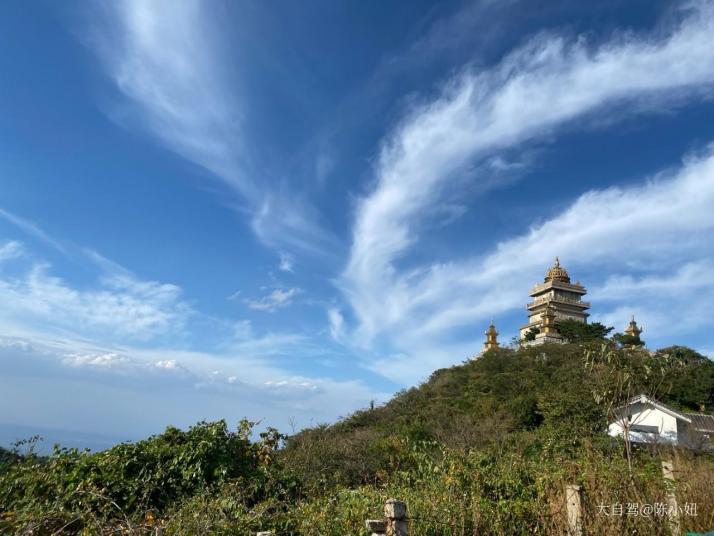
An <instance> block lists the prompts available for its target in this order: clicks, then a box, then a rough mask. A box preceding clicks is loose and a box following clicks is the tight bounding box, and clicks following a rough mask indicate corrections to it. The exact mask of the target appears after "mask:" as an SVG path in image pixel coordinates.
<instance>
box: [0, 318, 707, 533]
mask: <svg viewBox="0 0 714 536" xmlns="http://www.w3.org/2000/svg"><path fill="white" fill-rule="evenodd" d="M598 330H599V331H597V336H596V337H595V335H594V334H595V333H596V332H595V331H591V332H589V333H590V335H593V337H594V340H587V339H586V337H585V335H583V333H584V332H583V333H581V334H580V335H578V337H580V339H579V340H578V343H577V344H563V345H541V346H534V347H528V348H521V349H517V350H514V349H504V348H501V349H496V350H492V351H489V352H487V353H485V354H484V355H483V356H482V357H481V358H479V359H476V360H472V361H468V362H466V363H464V364H462V365H460V366H457V367H452V368H449V369H442V370H437V371H435V372H434V373H433V374H432V375H431V377H430V378H429V380H428V381H427V382H425V383H424V384H422V385H420V386H418V387H414V388H411V389H407V390H404V391H402V392H401V393H399V394H397V395H396V396H395V397H394V398H393V399H392V400H391V401H390V402H389V403H387V404H385V405H384V406H381V407H370V408H369V409H365V410H360V411H357V412H355V413H354V414H353V415H352V416H350V417H348V418H346V419H343V420H341V421H339V422H337V423H335V424H333V425H329V426H328V425H321V426H317V427H315V428H311V429H306V430H303V431H302V432H300V433H298V434H296V435H294V436H292V437H290V438H285V436H282V435H281V434H280V433H278V432H277V431H276V430H274V429H268V430H266V431H265V432H263V433H262V434H259V437H258V439H257V440H256V441H251V440H250V437H251V434H252V432H251V430H252V427H253V423H250V422H248V421H243V422H242V423H241V425H240V426H239V427H238V429H237V430H235V431H231V430H229V429H228V427H227V426H226V423H225V422H223V421H219V422H213V423H209V422H202V423H198V424H197V425H196V426H193V427H191V428H190V429H188V430H186V431H182V430H179V429H176V428H171V427H170V428H167V430H166V431H165V432H164V433H163V434H160V435H157V436H153V437H150V438H148V439H146V440H144V441H139V442H137V443H125V444H121V445H117V446H115V447H114V448H111V449H109V450H106V451H103V452H99V453H89V452H83V451H77V450H76V449H62V448H59V447H56V448H55V452H54V454H53V455H52V456H50V457H48V458H42V457H39V456H37V455H36V454H35V453H34V450H33V448H32V447H33V441H32V440H31V441H29V442H27V444H26V445H22V446H23V453H22V454H20V451H19V449H18V450H17V451H16V452H8V451H0V533H2V534H13V533H30V532H32V533H37V534H53V533H55V534H58V535H60V534H80V533H81V534H95V533H96V534H99V533H107V534H108V533H112V532H122V531H123V533H127V534H129V533H134V534H140V533H149V532H151V531H152V530H153V529H154V528H155V527H157V526H161V527H162V528H163V530H164V534H165V535H166V536H169V535H174V534H176V535H178V534H181V535H183V534H225V535H229V534H249V533H254V532H256V531H259V530H275V531H276V532H278V533H280V534H293V535H295V536H298V535H305V536H308V535H314V536H324V535H335V536H337V535H341V534H360V533H361V532H360V531H362V529H363V526H364V520H365V519H367V518H375V517H379V515H380V511H381V510H382V508H383V504H384V501H385V500H386V499H387V498H388V497H398V498H400V499H402V500H405V501H407V503H408V505H409V509H410V515H411V517H412V518H413V520H412V522H411V523H412V529H411V531H412V532H411V533H413V534H414V535H415V536H427V535H442V534H443V535H452V534H453V535H456V534H459V535H462V534H562V533H564V526H565V525H564V519H563V518H562V507H561V506H562V490H563V486H564V484H565V483H584V484H586V485H587V490H588V497H589V501H586V504H585V508H589V509H590V510H589V511H588V512H587V517H586V518H587V519H588V523H590V524H591V525H590V526H589V527H588V529H589V530H588V534H592V535H597V534H630V533H632V534H634V533H637V534H649V533H653V534H664V533H666V530H667V529H666V526H664V523H666V521H665V520H653V519H648V520H645V519H643V518H632V517H630V518H628V517H622V518H620V519H618V520H615V521H613V520H612V519H609V518H605V517H603V516H599V517H598V516H597V512H596V511H594V510H593V509H594V508H595V506H593V505H597V504H598V503H599V502H601V503H603V502H608V501H610V502H612V501H613V500H619V502H621V503H625V502H628V501H632V502H649V503H653V502H656V501H662V500H664V499H663V488H662V479H661V470H660V466H659V463H660V460H659V458H658V453H657V452H656V450H649V449H636V450H634V451H628V453H627V457H625V456H623V450H622V444H621V442H620V441H617V440H614V439H612V438H610V437H609V436H607V435H606V434H605V430H606V425H607V422H608V416H609V413H610V412H611V410H612V409H613V408H614V407H616V406H617V404H619V403H620V402H621V401H622V400H623V399H626V397H627V396H629V395H630V394H636V393H639V392H646V393H648V394H653V395H654V396H656V397H657V398H659V399H660V400H662V401H663V402H665V403H668V404H674V405H676V406H677V407H681V408H684V409H698V407H699V405H701V404H706V405H709V406H710V407H714V400H713V399H712V397H714V363H712V361H710V360H709V359H707V358H706V357H704V356H702V355H700V354H698V353H697V352H695V351H693V350H691V349H689V348H685V347H678V346H675V347H670V348H665V349H662V350H660V351H658V352H656V353H654V354H652V353H650V352H648V351H646V350H644V349H641V348H621V347H619V346H618V345H616V344H614V343H613V342H611V341H607V340H605V339H604V338H603V337H604V336H605V335H606V334H607V330H608V328H605V327H604V326H603V327H602V328H598ZM574 337H575V336H574ZM667 456H671V454H669V453H668V454H667ZM687 456H688V455H687V454H686V453H681V452H680V453H678V454H677V460H678V461H677V463H678V472H680V473H681V474H682V475H685V474H686V480H685V476H682V482H686V485H682V486H681V487H680V488H679V490H678V493H679V495H680V498H681V500H682V501H686V500H690V502H698V503H699V504H700V508H703V509H704V510H703V511H702V512H700V515H701V516H702V518H701V519H703V520H704V519H708V518H710V517H707V516H711V515H714V511H712V510H713V509H714V491H713V490H712V489H711V485H710V476H711V474H712V471H713V470H714V460H712V459H711V458H710V457H707V456H702V457H699V458H696V459H695V458H692V459H689V458H687ZM701 505H704V506H701ZM706 505H712V507H709V506H706ZM707 508H708V510H707ZM694 521H695V522H698V520H694ZM613 523H614V524H613ZM692 528H704V527H703V526H701V527H700V526H699V525H693V526H692Z"/></svg>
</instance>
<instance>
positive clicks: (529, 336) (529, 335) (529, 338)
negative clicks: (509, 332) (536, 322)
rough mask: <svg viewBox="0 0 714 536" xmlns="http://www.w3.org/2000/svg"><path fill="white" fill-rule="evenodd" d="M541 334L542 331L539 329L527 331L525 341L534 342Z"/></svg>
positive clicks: (534, 328)
mask: <svg viewBox="0 0 714 536" xmlns="http://www.w3.org/2000/svg"><path fill="white" fill-rule="evenodd" d="M539 333H540V329H538V328H537V327H532V328H531V329H529V330H528V331H526V334H525V335H524V336H523V340H524V341H526V342H530V341H534V340H535V338H536V335H538V334H539Z"/></svg>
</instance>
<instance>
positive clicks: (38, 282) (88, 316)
mask: <svg viewBox="0 0 714 536" xmlns="http://www.w3.org/2000/svg"><path fill="white" fill-rule="evenodd" d="M6 246H7V244H6ZM14 249H15V250H16V251H17V246H14ZM50 269H51V267H50V265H49V264H47V263H43V262H31V263H29V265H26V268H25V270H24V271H22V272H21V273H20V274H19V275H15V276H9V275H7V276H2V277H0V301H2V303H3V307H2V309H1V310H0V319H5V320H6V321H7V320H11V321H14V322H19V323H23V324H24V325H32V326H33V327H34V329H36V330H39V331H41V330H49V331H54V332H67V331H70V332H73V333H76V334H81V335H82V336H88V337H91V336H96V335H98V334H101V335H102V336H104V337H109V338H115V337H123V338H124V337H125V338H130V339H132V338H134V339H150V338H152V337H155V336H158V335H164V334H167V333H170V332H178V331H180V329H181V328H182V327H183V326H184V325H185V321H186V319H187V317H188V316H189V315H190V314H191V308H190V306H189V305H188V304H186V303H185V302H183V301H182V300H181V289H180V288H179V287H177V286H175V285H171V284H167V283H160V282H156V281H144V280H141V279H138V278H137V277H135V276H133V275H132V274H131V273H129V272H128V271H125V270H124V271H117V272H115V273H108V274H104V275H103V276H102V277H101V278H100V280H99V281H98V282H97V284H96V285H95V286H93V287H90V288H86V289H81V290H79V289H76V288H73V287H72V286H70V285H69V284H68V283H67V282H65V281H64V280H63V279H62V278H60V277H57V276H55V275H52V273H51V271H50Z"/></svg>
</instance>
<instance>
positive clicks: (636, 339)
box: [612, 333, 645, 347]
mask: <svg viewBox="0 0 714 536" xmlns="http://www.w3.org/2000/svg"><path fill="white" fill-rule="evenodd" d="M612 340H613V341H615V342H616V343H617V344H618V345H619V346H621V347H633V346H644V345H645V342H644V341H643V340H642V339H640V336H639V335H630V334H629V333H615V334H614V335H613V336H612Z"/></svg>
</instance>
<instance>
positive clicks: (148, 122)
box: [88, 0, 334, 253]
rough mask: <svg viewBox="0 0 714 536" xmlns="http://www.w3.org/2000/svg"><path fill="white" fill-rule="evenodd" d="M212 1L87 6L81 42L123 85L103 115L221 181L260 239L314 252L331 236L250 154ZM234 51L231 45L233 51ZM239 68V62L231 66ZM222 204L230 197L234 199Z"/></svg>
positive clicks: (305, 203)
mask: <svg viewBox="0 0 714 536" xmlns="http://www.w3.org/2000/svg"><path fill="white" fill-rule="evenodd" d="M214 14H215V10H213V9H211V8H210V7H209V6H208V5H207V4H205V3H203V2H199V1H197V0H187V1H183V2H173V1H169V0H157V1H153V2H144V1H142V0H121V1H119V2H113V3H103V4H101V5H99V6H98V8H97V9H96V10H95V11H94V12H93V13H92V17H91V22H90V31H89V32H88V33H89V35H90V39H89V41H90V46H91V47H92V48H94V49H95V51H96V52H97V54H98V56H99V58H100V60H101V62H102V64H103V67H104V69H105V71H106V72H107V74H108V75H109V77H110V78H111V79H112V81H113V82H114V84H115V85H116V88H117V89H118V90H119V92H120V93H121V94H122V95H123V97H124V100H123V101H122V104H120V105H117V107H116V109H114V110H112V112H111V114H112V117H113V118H114V119H116V120H118V121H120V122H122V123H127V124H129V125H131V126H136V127H138V128H140V129H143V130H145V131H147V132H148V133H150V134H151V135H153V136H154V137H156V138H157V139H158V140H159V141H160V142H161V143H162V144H163V145H165V146H166V147H167V148H169V149H170V150H171V151H173V152H175V153H176V154H178V155H180V156H182V157H183V158H185V159H186V160H188V161H190V162H193V163H195V164H197V165H199V166H201V167H203V168H205V169H207V170H208V171H209V172H211V174H212V175H213V176H214V177H215V178H217V179H219V180H221V181H223V182H224V183H226V184H228V185H229V186H230V187H231V188H232V189H234V190H235V191H236V192H237V193H238V194H239V196H240V200H241V203H242V206H239V207H237V209H238V211H239V212H242V213H246V212H247V213H248V214H249V215H250V219H251V227H252V229H253V230H254V232H255V233H256V235H257V236H258V238H259V239H260V240H262V241H263V242H264V243H266V244H267V245H269V246H270V247H275V248H280V247H281V246H284V247H290V248H297V249H301V250H307V251H310V252H313V253H315V252H323V253H324V248H325V246H326V244H332V245H334V239H333V237H332V236H331V235H330V234H329V233H328V232H327V231H326V230H325V228H324V227H321V226H319V225H318V224H317V223H316V222H317V220H318V218H319V216H318V214H317V213H316V211H315V209H314V208H312V206H311V205H310V203H309V200H308V199H306V198H305V197H304V196H302V195H299V194H298V189H297V188H296V189H294V190H295V191H293V189H291V188H290V186H289V184H287V183H286V181H285V179H286V177H278V178H277V179H275V180H273V178H271V177H270V176H266V175H265V172H264V171H263V169H264V167H265V166H262V164H261V163H260V162H256V161H255V154H254V153H255V151H253V149H254V148H253V147H252V146H251V140H250V136H249V130H250V129H249V127H248V125H247V124H246V109H247V105H246V103H245V99H243V98H242V95H241V89H240V88H241V87H243V85H242V84H241V83H240V79H239V78H240V74H238V75H237V76H230V75H229V74H227V73H229V72H232V70H230V69H226V65H233V66H238V65H240V61H236V60H235V57H236V52H235V51H234V50H231V51H230V54H229V53H228V50H229V47H228V45H227V43H226V42H225V41H223V40H222V38H223V37H224V36H223V32H222V31H221V27H220V25H219V24H218V21H217V20H216V19H215V18H214ZM237 57H240V51H238V52H237ZM237 70H239V69H237ZM226 204H227V205H231V206H234V205H235V204H236V203H235V201H228V202H227V203H226Z"/></svg>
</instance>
